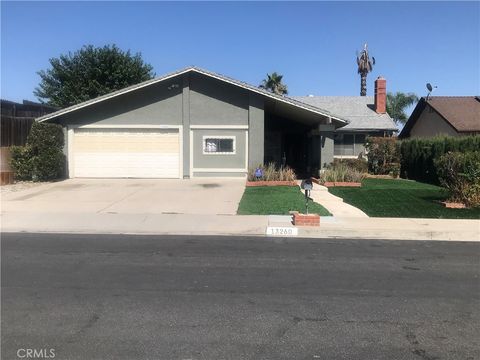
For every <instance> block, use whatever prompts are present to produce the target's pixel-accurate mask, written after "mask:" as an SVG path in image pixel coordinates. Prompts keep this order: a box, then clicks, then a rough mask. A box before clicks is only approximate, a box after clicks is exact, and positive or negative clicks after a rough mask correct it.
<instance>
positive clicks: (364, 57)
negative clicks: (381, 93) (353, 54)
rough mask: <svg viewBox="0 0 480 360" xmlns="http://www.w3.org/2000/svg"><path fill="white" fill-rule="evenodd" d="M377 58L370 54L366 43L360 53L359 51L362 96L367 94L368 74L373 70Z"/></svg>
mask: <svg viewBox="0 0 480 360" xmlns="http://www.w3.org/2000/svg"><path fill="white" fill-rule="evenodd" d="M373 65H375V58H374V57H373V56H372V59H371V60H370V56H369V55H368V49H367V44H365V45H364V47H363V50H362V52H361V53H360V54H358V53H357V71H358V73H359V74H360V96H367V75H368V73H369V72H370V71H372V70H373Z"/></svg>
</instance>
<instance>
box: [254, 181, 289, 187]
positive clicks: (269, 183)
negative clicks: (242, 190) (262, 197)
mask: <svg viewBox="0 0 480 360" xmlns="http://www.w3.org/2000/svg"><path fill="white" fill-rule="evenodd" d="M247 186H298V184H297V182H296V181H263V180H260V181H247Z"/></svg>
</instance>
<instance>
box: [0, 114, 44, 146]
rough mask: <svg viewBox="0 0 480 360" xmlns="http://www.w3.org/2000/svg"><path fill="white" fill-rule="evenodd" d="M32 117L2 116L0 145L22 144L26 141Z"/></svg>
mask: <svg viewBox="0 0 480 360" xmlns="http://www.w3.org/2000/svg"><path fill="white" fill-rule="evenodd" d="M34 121H35V120H34V119H33V118H19V117H12V116H2V118H1V120H0V136H1V142H0V146H2V147H3V146H12V145H20V146H23V145H25V143H26V142H27V137H28V134H29V132H30V128H31V127H32V124H33V122H34Z"/></svg>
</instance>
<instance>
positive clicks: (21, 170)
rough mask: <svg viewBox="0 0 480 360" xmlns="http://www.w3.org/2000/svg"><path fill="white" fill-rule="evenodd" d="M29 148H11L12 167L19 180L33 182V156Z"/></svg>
mask: <svg viewBox="0 0 480 360" xmlns="http://www.w3.org/2000/svg"><path fill="white" fill-rule="evenodd" d="M30 150H31V148H29V147H27V146H11V147H10V155H11V159H10V166H11V168H12V170H13V173H14V174H15V179H17V180H32V169H33V164H32V159H33V157H32V154H31V151H30Z"/></svg>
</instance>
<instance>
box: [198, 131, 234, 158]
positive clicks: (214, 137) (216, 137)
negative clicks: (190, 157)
mask: <svg viewBox="0 0 480 360" xmlns="http://www.w3.org/2000/svg"><path fill="white" fill-rule="evenodd" d="M207 139H219V140H222V139H231V140H233V145H232V146H233V151H232V152H208V151H205V141H206V140H207ZM236 143H237V137H236V136H223V135H204V136H203V139H202V153H203V155H236V154H237V144H236Z"/></svg>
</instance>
